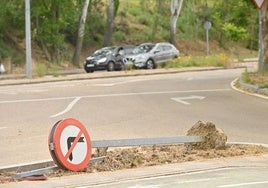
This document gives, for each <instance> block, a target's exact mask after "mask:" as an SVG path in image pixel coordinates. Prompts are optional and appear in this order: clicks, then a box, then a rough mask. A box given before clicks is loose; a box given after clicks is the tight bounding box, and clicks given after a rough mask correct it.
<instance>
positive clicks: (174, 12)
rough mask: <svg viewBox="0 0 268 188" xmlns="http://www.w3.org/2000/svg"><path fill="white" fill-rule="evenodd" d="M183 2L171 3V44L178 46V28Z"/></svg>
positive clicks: (175, 1) (173, 1) (179, 0)
mask: <svg viewBox="0 0 268 188" xmlns="http://www.w3.org/2000/svg"><path fill="white" fill-rule="evenodd" d="M182 3H183V0H171V3H170V12H171V18H170V43H172V44H174V45H175V46H176V27H177V20H178V17H179V15H180V11H181V7H182Z"/></svg>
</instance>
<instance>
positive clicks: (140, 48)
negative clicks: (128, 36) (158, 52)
mask: <svg viewBox="0 0 268 188" xmlns="http://www.w3.org/2000/svg"><path fill="white" fill-rule="evenodd" d="M154 46H155V45H154V44H142V45H140V46H138V47H136V48H135V49H134V50H133V53H134V54H141V53H147V52H149V51H151V50H152V49H153V47H154Z"/></svg>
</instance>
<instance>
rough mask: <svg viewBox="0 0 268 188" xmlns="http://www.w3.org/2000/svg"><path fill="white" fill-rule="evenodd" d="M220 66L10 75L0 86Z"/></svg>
mask: <svg viewBox="0 0 268 188" xmlns="http://www.w3.org/2000/svg"><path fill="white" fill-rule="evenodd" d="M223 69H224V68H221V67H188V68H179V69H176V68H171V69H153V70H146V69H144V70H131V71H114V72H105V71H104V72H98V73H95V74H94V73H92V74H90V73H81V72H79V73H71V72H69V74H62V75H61V76H58V77H53V76H51V75H47V76H44V77H41V78H33V79H28V78H25V77H19V78H16V76H15V77H11V76H8V79H3V77H2V79H1V77H0V80H1V82H0V86H7V85H21V84H38V83H46V82H60V81H71V80H89V79H102V78H117V77H127V76H144V75H158V74H175V73H183V72H195V71H209V70H223Z"/></svg>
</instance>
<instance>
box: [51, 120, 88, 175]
mask: <svg viewBox="0 0 268 188" xmlns="http://www.w3.org/2000/svg"><path fill="white" fill-rule="evenodd" d="M70 125H72V126H75V127H77V128H79V129H80V130H81V131H82V133H83V134H84V136H85V139H86V143H87V154H86V157H85V159H84V160H83V161H82V162H81V163H80V164H72V163H70V162H69V161H67V160H66V159H65V156H64V154H63V153H62V150H61V147H60V137H61V134H62V132H63V130H64V129H65V128H66V127H68V126H70ZM56 126H57V127H56V128H55V131H54V135H53V143H54V152H55V156H56V158H57V162H59V163H60V164H61V166H63V167H65V168H66V169H68V170H71V171H81V170H83V169H85V168H86V166H87V165H88V163H89V162H90V159H91V154H92V148H91V140H90V136H89V134H88V132H87V130H86V128H85V127H84V126H83V124H82V123H81V122H79V121H78V120H76V119H73V118H68V119H64V120H62V121H60V122H59V123H58V124H57V125H56Z"/></svg>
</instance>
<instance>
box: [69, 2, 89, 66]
mask: <svg viewBox="0 0 268 188" xmlns="http://www.w3.org/2000/svg"><path fill="white" fill-rule="evenodd" d="M88 5H89V0H85V3H84V6H83V10H82V15H81V18H80V22H79V28H78V34H77V41H76V47H75V52H74V56H73V60H72V64H73V65H75V66H77V67H79V57H80V54H81V50H82V46H83V39H84V33H85V23H86V18H87V9H88Z"/></svg>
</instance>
